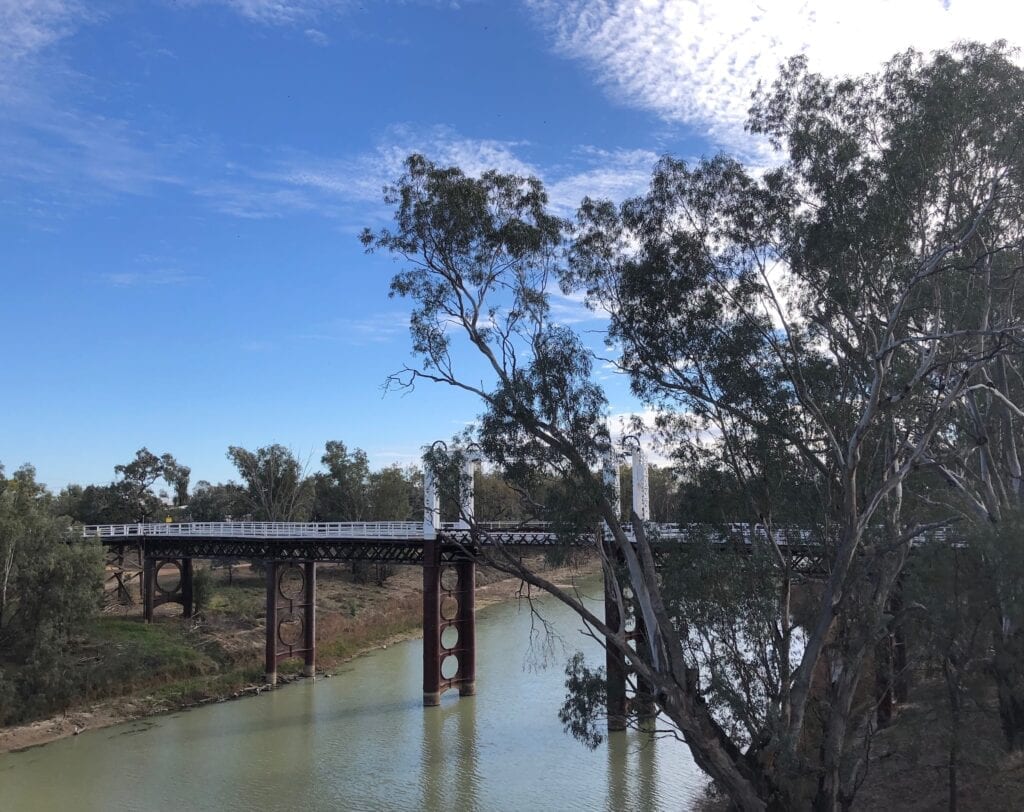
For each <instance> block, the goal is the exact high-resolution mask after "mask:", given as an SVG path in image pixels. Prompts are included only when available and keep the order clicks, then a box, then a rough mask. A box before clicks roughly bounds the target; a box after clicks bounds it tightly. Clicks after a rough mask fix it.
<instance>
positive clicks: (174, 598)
mask: <svg viewBox="0 0 1024 812" xmlns="http://www.w3.org/2000/svg"><path fill="white" fill-rule="evenodd" d="M169 568H173V569H176V570H177V573H178V575H177V580H176V581H174V582H173V585H165V584H163V583H161V581H160V575H161V572H164V571H166V570H168V569H169ZM172 577H173V575H172ZM165 603H180V604H181V606H182V617H192V612H193V609H194V607H195V603H194V600H193V596H192V559H191V558H155V557H153V556H144V557H143V560H142V613H143V616H144V617H145V619H146V622H147V623H150V622H152V620H153V611H154V610H155V609H156V607H158V606H163V605H164V604H165Z"/></svg>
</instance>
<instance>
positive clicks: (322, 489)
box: [313, 440, 370, 522]
mask: <svg viewBox="0 0 1024 812" xmlns="http://www.w3.org/2000/svg"><path fill="white" fill-rule="evenodd" d="M320 461H321V462H322V463H323V464H324V465H325V466H326V467H327V473H326V474H318V475H317V476H316V477H315V484H314V490H315V492H316V499H315V505H314V508H313V513H314V515H315V516H316V517H317V518H318V519H320V520H323V521H335V522H359V521H365V520H366V517H367V513H368V511H369V505H370V498H369V493H368V485H369V478H370V461H369V459H368V458H367V456H366V452H365V451H363V450H362V449H361V448H357V449H355V450H354V451H352V452H351V453H349V450H348V448H346V446H345V444H344V443H342V442H339V441H338V440H329V441H328V442H327V445H326V447H325V450H324V455H323V456H322V457H321V458H320Z"/></svg>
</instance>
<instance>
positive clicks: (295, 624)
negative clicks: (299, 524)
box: [264, 560, 316, 685]
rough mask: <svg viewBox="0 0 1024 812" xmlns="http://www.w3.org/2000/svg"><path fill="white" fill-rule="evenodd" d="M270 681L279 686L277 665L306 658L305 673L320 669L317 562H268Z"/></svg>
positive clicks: (310, 673)
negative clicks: (289, 659)
mask: <svg viewBox="0 0 1024 812" xmlns="http://www.w3.org/2000/svg"><path fill="white" fill-rule="evenodd" d="M266 568H267V646H266V660H265V669H264V670H265V672H266V681H267V682H269V683H270V684H271V685H274V684H276V683H277V664H278V663H279V662H281V660H286V659H288V658H289V657H302V658H303V660H304V661H305V665H304V667H303V674H305V675H306V676H307V677H312V676H313V674H314V672H315V670H316V563H315V562H313V561H304V562H301V563H294V562H288V561H274V560H270V561H267V562H266Z"/></svg>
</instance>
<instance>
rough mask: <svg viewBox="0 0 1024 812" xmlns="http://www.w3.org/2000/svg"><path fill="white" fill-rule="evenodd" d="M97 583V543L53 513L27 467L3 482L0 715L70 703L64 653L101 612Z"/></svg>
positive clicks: (0, 497)
mask: <svg viewBox="0 0 1024 812" xmlns="http://www.w3.org/2000/svg"><path fill="white" fill-rule="evenodd" d="M102 579H103V559H102V553H101V551H100V549H99V546H98V545H97V544H96V543H94V542H87V541H84V540H83V539H81V538H80V537H76V536H75V534H74V533H73V532H72V531H71V528H70V527H69V526H68V524H67V521H66V519H63V518H55V517H54V516H53V515H52V497H50V495H49V494H48V493H47V492H46V491H45V489H44V488H43V486H42V485H40V484H39V483H37V482H36V481H35V471H34V470H33V469H32V468H31V466H23V467H22V468H19V469H18V470H17V471H16V472H15V473H14V475H13V476H12V477H11V478H10V479H2V477H0V672H2V677H0V682H2V683H3V688H2V689H0V696H2V697H3V698H4V699H5V701H6V702H7V703H9V704H5V705H3V706H2V707H0V718H8V719H10V718H14V717H16V716H17V715H18V714H23V713H34V712H36V710H38V708H39V707H41V706H43V705H45V706H47V707H53V706H56V707H63V706H65V705H66V704H67V703H68V702H70V700H71V698H72V696H73V687H72V686H73V679H72V675H71V674H70V672H69V668H68V663H67V662H66V654H67V651H68V650H69V647H70V644H71V641H72V639H73V637H74V636H76V635H78V634H80V633H81V632H82V630H83V629H84V628H85V627H87V626H88V624H89V623H90V621H91V619H92V618H93V617H94V616H95V614H96V611H97V609H98V608H99V602H100V596H101V593H102V585H103V580H102Z"/></svg>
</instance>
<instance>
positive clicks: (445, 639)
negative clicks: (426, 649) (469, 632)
mask: <svg viewBox="0 0 1024 812" xmlns="http://www.w3.org/2000/svg"><path fill="white" fill-rule="evenodd" d="M458 642H459V630H458V629H456V628H455V627H454V626H445V628H444V629H442V630H441V648H443V649H445V650H446V651H451V650H452V649H453V648H455V646H456V645H457V644H458Z"/></svg>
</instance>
